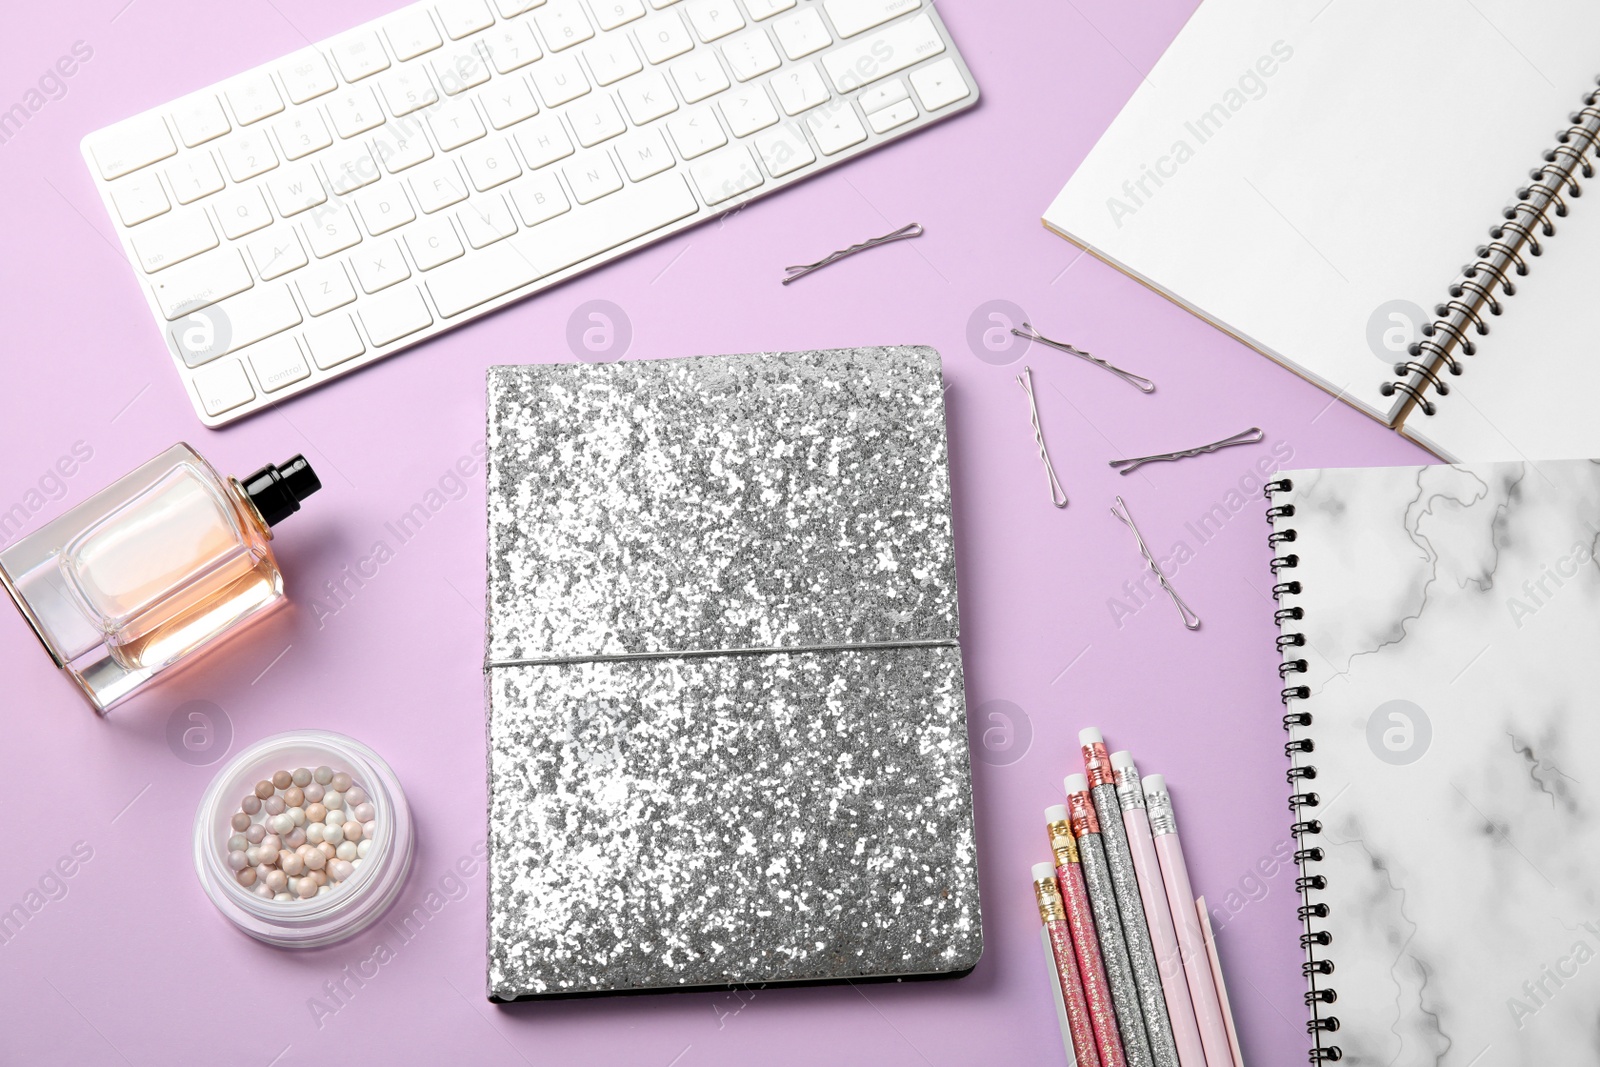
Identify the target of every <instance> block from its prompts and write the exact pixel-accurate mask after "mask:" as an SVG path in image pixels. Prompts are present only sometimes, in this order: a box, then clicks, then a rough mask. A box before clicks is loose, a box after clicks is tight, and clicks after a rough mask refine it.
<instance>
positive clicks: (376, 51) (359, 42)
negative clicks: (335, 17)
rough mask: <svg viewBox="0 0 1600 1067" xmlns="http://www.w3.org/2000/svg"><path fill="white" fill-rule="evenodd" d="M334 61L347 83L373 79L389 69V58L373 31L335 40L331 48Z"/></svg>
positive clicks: (356, 33)
mask: <svg viewBox="0 0 1600 1067" xmlns="http://www.w3.org/2000/svg"><path fill="white" fill-rule="evenodd" d="M330 51H332V52H333V61H334V62H335V63H337V64H338V65H339V73H340V74H342V75H344V80H345V81H347V82H354V81H360V80H361V79H362V78H367V77H371V76H372V75H374V74H376V73H378V72H379V71H380V70H388V69H389V57H388V56H387V55H385V54H384V52H383V45H382V44H380V43H378V35H377V34H375V33H373V32H372V31H371V30H356V31H355V32H353V33H348V34H346V35H344V36H343V37H339V38H337V39H335V40H334V41H333V43H332V45H331V46H330Z"/></svg>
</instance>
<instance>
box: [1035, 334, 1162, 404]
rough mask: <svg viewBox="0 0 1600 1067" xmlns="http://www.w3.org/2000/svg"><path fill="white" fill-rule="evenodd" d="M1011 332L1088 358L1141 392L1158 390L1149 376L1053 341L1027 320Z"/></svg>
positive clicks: (1057, 349)
mask: <svg viewBox="0 0 1600 1067" xmlns="http://www.w3.org/2000/svg"><path fill="white" fill-rule="evenodd" d="M1011 332H1012V333H1014V334H1016V335H1017V336H1018V337H1025V338H1027V339H1028V340H1030V341H1038V342H1039V343H1040V344H1042V345H1049V346H1050V347H1051V348H1053V349H1055V350H1056V351H1058V352H1065V353H1066V354H1067V355H1069V356H1077V357H1078V358H1079V359H1086V360H1088V361H1089V362H1090V363H1093V364H1094V365H1095V366H1097V367H1099V368H1100V369H1101V370H1107V371H1110V372H1111V373H1112V374H1115V375H1116V376H1117V377H1118V378H1121V379H1122V380H1123V381H1125V382H1127V383H1128V384H1129V385H1131V386H1133V387H1134V388H1135V389H1137V390H1139V392H1141V393H1147V394H1148V393H1153V392H1155V391H1156V383H1155V382H1152V381H1151V380H1150V379H1149V378H1141V377H1139V375H1137V374H1134V373H1133V372H1132V371H1125V370H1123V369H1122V368H1121V367H1113V366H1112V365H1111V364H1109V363H1107V362H1106V361H1105V360H1103V359H1101V358H1100V357H1099V356H1092V355H1090V354H1089V353H1087V352H1085V351H1083V350H1082V349H1081V348H1073V347H1072V346H1071V345H1069V344H1067V343H1066V342H1065V341H1052V340H1051V339H1050V338H1048V337H1046V336H1045V335H1044V334H1042V333H1040V332H1039V331H1038V330H1035V329H1034V328H1033V327H1032V326H1030V325H1028V324H1027V323H1026V322H1025V323H1023V324H1022V328H1021V329H1018V328H1017V327H1014V326H1013V327H1012V328H1011Z"/></svg>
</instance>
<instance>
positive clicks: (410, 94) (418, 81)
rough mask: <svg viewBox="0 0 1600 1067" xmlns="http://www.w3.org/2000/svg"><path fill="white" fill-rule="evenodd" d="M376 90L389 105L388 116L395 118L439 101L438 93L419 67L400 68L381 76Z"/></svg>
mask: <svg viewBox="0 0 1600 1067" xmlns="http://www.w3.org/2000/svg"><path fill="white" fill-rule="evenodd" d="M378 89H379V90H380V91H381V92H382V93H383V102H384V103H385V104H387V105H389V114H391V115H393V116H394V117H395V118H400V117H401V116H403V115H409V114H411V113H412V112H413V111H418V110H421V109H422V108H425V107H427V106H428V105H429V104H432V103H436V102H437V101H438V99H439V91H438V90H437V89H435V88H434V87H433V82H431V81H429V80H428V75H427V74H426V73H424V72H423V70H422V68H421V67H401V68H399V69H398V70H392V71H389V72H388V73H386V74H383V75H381V76H380V77H379V78H378Z"/></svg>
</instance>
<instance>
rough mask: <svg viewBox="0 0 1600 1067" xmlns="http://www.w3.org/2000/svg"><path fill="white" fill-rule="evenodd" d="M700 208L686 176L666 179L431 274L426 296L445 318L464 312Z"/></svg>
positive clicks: (543, 225) (541, 226)
mask: <svg viewBox="0 0 1600 1067" xmlns="http://www.w3.org/2000/svg"><path fill="white" fill-rule="evenodd" d="M699 207H700V204H699V201H697V200H695V198H694V194H693V193H691V192H690V191H689V187H688V186H687V185H685V184H684V180H683V178H682V176H681V175H678V174H663V175H661V176H660V177H658V178H651V179H649V180H648V181H642V182H639V183H638V184H635V185H628V186H626V187H625V188H623V189H620V190H618V191H617V192H615V193H612V194H611V195H610V196H608V197H605V198H603V199H601V200H600V201H598V202H596V203H595V204H593V205H591V206H589V207H587V208H579V209H577V210H576V211H569V212H568V213H567V214H565V215H561V216H559V217H558V218H554V219H551V220H550V221H549V222H543V223H540V224H539V225H537V226H535V227H533V228H532V229H531V230H523V231H522V232H521V233H519V234H517V235H516V236H514V237H510V238H507V239H506V240H504V241H499V242H496V243H495V244H492V245H490V246H489V247H488V248H485V249H483V250H482V251H479V252H474V253H471V254H469V255H467V256H464V257H463V258H461V259H458V260H456V261H455V262H454V263H447V264H445V265H444V266H442V267H439V268H437V269H435V270H433V271H430V272H429V273H428V275H427V281H428V292H429V293H431V294H432V295H433V302H434V303H435V304H436V305H438V308H439V314H441V315H443V316H444V317H445V318H449V317H450V316H452V315H459V314H461V313H462V312H463V311H466V310H467V309H468V308H474V307H477V306H478V305H479V304H481V303H483V302H484V301H486V300H493V299H494V298H495V297H497V296H504V295H505V294H506V293H509V292H511V291H512V290H515V289H520V288H522V287H523V286H524V285H528V284H530V283H532V282H536V281H538V280H539V279H540V278H544V277H547V276H548V275H551V274H554V273H556V272H557V271H561V270H566V269H567V268H568V267H571V266H574V265H576V264H578V263H582V262H583V261H584V260H586V259H589V258H591V257H593V256H597V255H599V254H600V253H601V252H605V251H607V250H609V249H612V248H615V247H617V246H618V245H620V244H626V243H627V242H629V241H631V240H633V239H634V238H635V237H643V236H644V235H645V234H647V233H649V232H650V231H652V230H659V229H660V228H661V227H663V226H665V225H667V224H668V223H672V222H677V221H678V220H679V219H682V218H686V217H688V216H690V215H693V214H694V213H695V212H696V211H697V210H699Z"/></svg>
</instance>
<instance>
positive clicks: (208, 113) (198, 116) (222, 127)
mask: <svg viewBox="0 0 1600 1067" xmlns="http://www.w3.org/2000/svg"><path fill="white" fill-rule="evenodd" d="M172 122H173V125H175V126H177V127H178V136H179V137H181V138H182V139H183V143H184V145H185V146H186V147H188V148H193V147H194V146H195V145H199V144H205V143H206V142H207V141H210V140H213V139H214V138H217V137H221V136H222V135H223V134H225V133H227V132H228V131H230V130H232V129H233V126H232V125H231V124H230V123H229V122H228V115H227V113H226V112H225V111H223V110H222V103H221V101H219V100H218V99H217V97H216V94H214V93H201V94H200V95H198V96H191V97H189V98H188V99H187V100H184V101H183V102H182V103H180V104H179V105H178V106H177V107H175V108H173V109H172Z"/></svg>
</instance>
